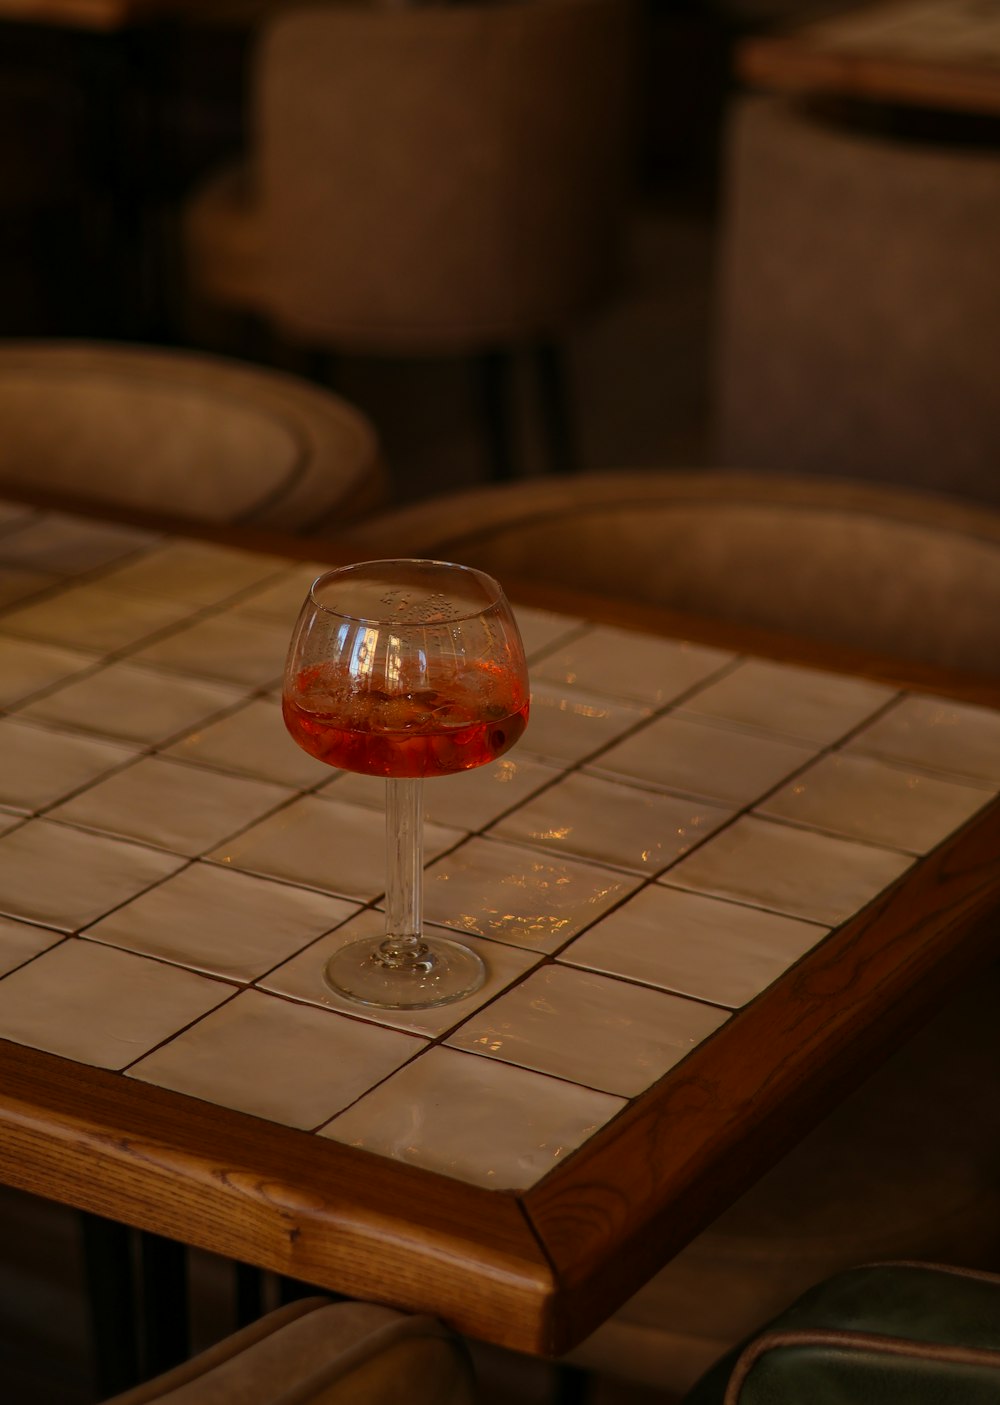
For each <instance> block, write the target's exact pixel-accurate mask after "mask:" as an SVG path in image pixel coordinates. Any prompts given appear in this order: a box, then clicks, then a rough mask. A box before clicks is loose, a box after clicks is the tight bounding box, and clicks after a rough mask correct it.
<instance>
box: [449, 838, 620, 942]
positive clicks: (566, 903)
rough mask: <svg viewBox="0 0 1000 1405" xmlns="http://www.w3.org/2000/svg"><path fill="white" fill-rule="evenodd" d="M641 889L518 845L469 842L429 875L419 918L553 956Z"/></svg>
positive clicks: (604, 872) (594, 867) (600, 870)
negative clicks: (549, 953) (609, 909)
mask: <svg viewBox="0 0 1000 1405" xmlns="http://www.w3.org/2000/svg"><path fill="white" fill-rule="evenodd" d="M639 881H640V880H639V879H638V877H635V876H632V875H629V874H626V873H616V872H614V871H613V870H612V869H607V868H600V867H598V866H597V865H595V864H586V863H580V862H577V861H575V860H573V859H568V858H562V857H550V856H549V855H547V854H542V853H539V852H538V851H537V850H536V851H532V850H531V849H527V848H524V847H522V846H521V845H515V844H505V843H502V842H501V841H500V840H490V839H471V840H469V842H468V843H467V844H463V845H462V847H461V848H460V849H457V850H456V851H455V852H454V853H453V854H449V855H448V856H447V857H446V858H444V859H441V860H440V861H439V862H438V863H436V864H432V865H431V867H430V868H429V869H428V870H427V873H426V875H425V883H424V914H425V916H426V918H427V920H428V922H438V923H440V924H441V925H442V926H446V927H456V928H460V929H461V930H463V931H468V932H475V933H478V934H479V935H480V936H484V937H493V938H495V939H496V940H498V941H502V942H510V943H512V944H513V945H515V946H523V947H527V948H528V949H530V950H532V951H539V952H553V951H556V950H558V948H559V947H560V946H562V945H563V944H564V943H565V942H567V941H568V940H569V939H570V937H572V936H574V935H575V934H576V933H577V932H579V931H580V930H581V929H582V928H583V927H585V926H587V925H589V923H591V922H593V921H594V920H595V919H596V918H598V917H600V916H601V914H602V913H604V912H606V911H607V910H608V908H610V907H613V906H614V905H615V903H617V902H620V901H621V900H622V898H624V897H625V896H626V895H627V894H628V893H630V892H631V891H632V890H633V889H634V888H635V887H636V886H637V885H638V883H639Z"/></svg>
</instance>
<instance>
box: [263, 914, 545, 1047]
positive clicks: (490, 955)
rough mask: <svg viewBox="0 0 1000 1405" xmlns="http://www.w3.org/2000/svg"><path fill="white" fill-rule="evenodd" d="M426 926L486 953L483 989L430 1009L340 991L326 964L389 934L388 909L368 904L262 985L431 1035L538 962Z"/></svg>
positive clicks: (513, 949) (515, 951) (477, 939)
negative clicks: (396, 1006) (352, 945)
mask: <svg viewBox="0 0 1000 1405" xmlns="http://www.w3.org/2000/svg"><path fill="white" fill-rule="evenodd" d="M425 930H426V931H427V932H428V933H431V934H432V935H439V936H444V937H449V938H451V939H452V940H453V941H461V942H463V943H464V944H466V945H468V946H469V947H471V948H472V950H473V951H475V952H477V953H478V954H479V955H480V956H481V957H482V959H483V960H484V961H485V963H486V980H485V982H484V983H483V985H482V986H481V987H480V989H479V990H477V991H475V992H474V994H472V995H470V996H468V997H467V998H466V999H465V1000H456V1001H454V1002H453V1003H452V1004H451V1005H439V1006H437V1007H436V1008H434V1009H431V1010H388V1009H386V1010H380V1009H377V1008H374V1007H371V1008H369V1007H366V1006H363V1005H358V1004H357V1003H356V1002H355V1001H352V1000H347V999H345V998H344V997H343V996H340V995H337V994H336V993H335V992H334V991H333V990H331V989H330V987H329V986H328V985H327V983H326V981H325V980H324V979H323V970H324V967H325V966H326V963H327V962H328V961H329V959H330V957H331V956H332V955H333V954H334V952H335V951H339V950H340V948H341V947H342V946H346V945H347V944H348V942H352V941H357V940H363V939H367V938H369V937H376V938H378V939H381V938H382V937H383V936H384V935H385V913H384V912H379V911H376V910H375V909H372V908H367V909H365V911H364V912H361V913H359V914H358V915H357V917H353V918H351V920H350V921H349V922H346V923H345V924H344V926H342V927H339V928H338V929H337V931H336V932H331V933H330V935H329V936H327V937H324V938H323V940H322V941H320V942H317V943H316V944H315V946H311V947H309V948H308V949H307V950H306V951H302V952H300V953H299V954H298V956H294V957H292V959H291V961H286V962H285V964H284V965H283V966H279V967H278V969H277V970H276V971H272V972H271V974H270V975H269V976H266V977H265V978H264V979H263V980H262V981H260V982H259V984H260V985H261V986H262V987H263V989H265V990H273V991H276V992H278V994H280V995H288V996H291V997H292V998H294V999H296V1000H307V1001H309V1003H310V1004H313V1005H325V1006H326V1007H327V1008H328V1009H331V1010H342V1011H344V1012H345V1013H347V1014H353V1015H356V1016H357V1017H358V1018H359V1019H365V1020H374V1021H375V1022H376V1023H377V1024H385V1025H391V1026H392V1027H393V1028H395V1029H407V1030H410V1031H412V1032H413V1033H416V1034H426V1035H429V1036H432V1037H433V1036H437V1035H440V1034H443V1033H444V1032H445V1031H446V1030H449V1029H451V1028H452V1026H453V1025H455V1024H456V1023H458V1021H460V1020H462V1019H465V1018H466V1017H467V1016H468V1015H469V1014H470V1013H471V1012H472V1011H473V1010H476V1009H478V1008H479V1006H481V1005H483V1004H485V1002H486V1001H487V1000H492V998H493V997H494V995H497V994H498V993H499V992H500V991H501V990H503V989H504V987H505V986H508V985H511V984H512V983H513V982H514V981H516V980H519V979H520V977H521V976H523V975H524V973H525V972H526V971H528V970H530V969H531V967H532V966H534V965H535V964H536V963H537V961H538V957H537V956H535V955H532V954H529V953H528V952H525V951H520V950H518V948H517V947H513V946H504V945H502V944H501V943H500V942H490V941H485V940H484V939H482V938H481V937H474V936H471V935H470V934H469V933H467V932H463V933H462V935H461V936H459V937H456V936H455V934H454V933H453V932H449V931H448V930H447V929H446V928H442V927H433V926H431V925H430V923H427V924H425Z"/></svg>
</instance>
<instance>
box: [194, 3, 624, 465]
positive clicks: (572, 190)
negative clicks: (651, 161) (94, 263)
mask: <svg viewBox="0 0 1000 1405" xmlns="http://www.w3.org/2000/svg"><path fill="white" fill-rule="evenodd" d="M634 32H635V16H634V7H633V5H632V3H631V0H510V3H504V4H486V5H446V4H440V3H433V4H427V5H418V6H398V5H396V6H392V5H390V6H385V5H352V4H329V3H327V4H312V5H309V4H302V5H288V6H282V7H281V8H280V9H278V10H276V11H275V12H274V14H273V15H272V16H271V17H270V19H269V20H268V21H266V22H265V23H264V24H263V26H262V27H261V31H260V35H259V41H258V43H257V47H256V54H255V58H254V62H253V65H252V74H251V80H250V121H251V133H252V146H251V150H250V152H249V154H248V157H247V161H246V164H245V165H244V166H243V167H240V168H230V169H228V170H223V171H221V172H220V173H218V174H217V175H216V176H214V177H212V178H211V179H210V180H209V181H208V182H207V184H206V185H205V186H204V187H203V188H202V189H200V190H198V191H196V192H195V193H194V195H193V196H192V198H191V201H190V204H189V207H188V210H187V213H186V219H185V231H184V244H185V252H186V265H187V270H188V277H189V281H190V285H191V287H192V288H193V289H194V290H195V292H196V294H198V295H199V296H200V297H202V298H203V299H204V300H206V301H208V302H210V303H216V304H219V305H222V306H226V307H229V308H233V309H242V310H245V311H249V312H253V313H256V314H258V315H259V316H260V317H261V318H263V319H264V320H265V321H266V322H267V323H268V324H270V325H271V326H272V327H274V328H276V329H277V330H278V332H279V333H280V334H281V336H282V337H283V338H284V339H285V340H286V341H288V342H290V343H292V344H294V345H298V346H302V347H306V348H314V349H322V350H329V351H334V352H345V353H352V354H375V355H393V356H400V357H410V356H426V355H439V354H448V353H458V354H463V355H478V354H480V353H482V354H484V355H485V356H486V357H487V358H488V359H487V361H486V362H485V364H486V365H488V366H494V367H495V366H497V365H498V364H502V363H498V359H497V358H498V356H499V354H500V353H502V352H504V351H512V350H514V349H517V348H521V347H532V348H535V349H537V348H538V347H551V343H552V339H554V338H557V337H558V336H559V335H560V334H561V333H562V332H563V331H564V330H565V329H566V328H567V326H568V324H569V323H570V322H571V320H572V319H575V318H578V317H580V316H581V315H583V314H585V313H586V312H587V311H588V310H589V309H590V308H591V307H592V306H593V305H595V304H597V303H598V302H599V300H600V299H602V298H604V297H606V296H607V294H608V292H609V289H610V287H611V286H612V283H613V279H614V276H615V273H616V267H617V258H616V255H617V252H618V243H619V236H620V234H621V230H622V223H623V218H624V211H625V198H626V195H627V185H628V178H629V169H628V167H629V153H630V133H631V130H632V127H631V123H630V120H629V112H630V108H631V103H632V98H631V94H630V85H629V74H630V62H631V53H632V48H633V37H634ZM545 364H546V365H547V366H548V367H549V370H550V371H551V370H552V369H553V362H552V361H551V359H550V360H548V361H546V363H545ZM495 388H496V387H495ZM502 447H503V446H501V449H502ZM497 471H498V472H502V471H505V470H504V469H503V467H502V466H501V467H498V469H497Z"/></svg>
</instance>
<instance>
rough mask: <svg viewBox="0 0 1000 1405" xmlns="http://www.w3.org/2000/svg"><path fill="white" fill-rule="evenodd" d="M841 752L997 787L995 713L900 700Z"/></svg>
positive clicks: (999, 764) (998, 722)
mask: <svg viewBox="0 0 1000 1405" xmlns="http://www.w3.org/2000/svg"><path fill="white" fill-rule="evenodd" d="M845 750H849V751H859V752H863V753H865V754H866V755H869V756H881V757H882V758H883V759H884V760H886V761H901V762H903V763H904V764H907V765H913V766H922V767H926V769H927V770H930V771H940V772H941V773H942V774H944V775H948V776H953V777H955V778H960V779H962V780H969V781H978V782H982V783H986V784H989V785H1000V712H994V711H993V710H992V709H991V708H986V707H973V706H971V705H970V704H967V703H953V702H948V701H947V700H945V699H943V698H931V697H920V696H916V697H906V698H903V699H901V701H900V702H899V703H897V704H896V706H895V707H892V708H890V709H889V711H888V712H887V713H886V714H885V715H884V716H883V717H880V718H879V719H878V720H877V721H875V722H873V723H872V724H871V726H870V727H866V728H865V729H864V731H862V732H859V733H858V735H857V736H856V737H854V738H853V739H852V740H851V741H850V742H849V743H847V745H846V746H845Z"/></svg>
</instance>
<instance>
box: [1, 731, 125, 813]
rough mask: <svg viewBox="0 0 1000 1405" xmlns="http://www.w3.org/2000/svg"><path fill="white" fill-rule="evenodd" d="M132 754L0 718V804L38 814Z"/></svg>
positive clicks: (114, 744) (107, 744) (117, 747)
mask: <svg viewBox="0 0 1000 1405" xmlns="http://www.w3.org/2000/svg"><path fill="white" fill-rule="evenodd" d="M135 755H136V752H135V749H134V748H133V747H129V746H121V745H119V744H118V743H117V742H108V741H99V740H98V739H97V738H96V737H81V736H74V735H71V734H70V733H68V732H56V731H53V730H52V728H50V727H40V726H36V725H35V724H33V723H30V722H22V721H20V719H19V718H14V717H5V718H0V804H3V805H8V806H10V807H11V808H12V809H17V810H23V811H31V810H39V809H42V808H43V807H44V806H46V805H51V804H53V803H54V802H55V801H57V800H60V799H62V797H63V796H65V795H70V794H71V793H72V792H73V791H75V790H79V788H80V787H81V786H84V785H87V784H89V783H90V782H91V781H93V780H95V779H96V778H97V777H98V776H103V775H105V774H106V773H107V772H108V771H113V770H114V769H115V768H116V767H118V766H124V765H125V764H126V763H127V762H129V761H131V760H132V758H133V757H134V756H135Z"/></svg>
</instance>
